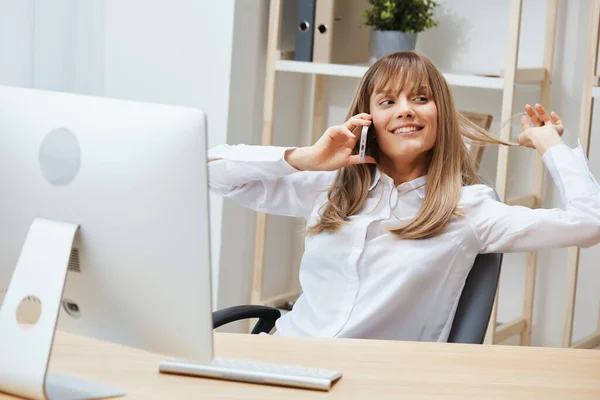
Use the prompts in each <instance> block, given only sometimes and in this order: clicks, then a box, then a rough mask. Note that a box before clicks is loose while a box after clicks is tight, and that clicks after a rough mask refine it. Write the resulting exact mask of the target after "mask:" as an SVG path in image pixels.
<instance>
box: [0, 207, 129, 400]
mask: <svg viewBox="0 0 600 400" xmlns="http://www.w3.org/2000/svg"><path fill="white" fill-rule="evenodd" d="M78 228H79V227H78V225H75V224H71V223H65V222H59V221H51V220H47V219H42V218H37V219H35V220H34V222H33V224H32V225H31V227H30V229H29V232H28V234H27V238H26V239H25V244H24V245H23V248H22V250H21V255H20V257H19V260H18V262H17V265H16V267H15V270H14V272H13V275H12V278H11V281H10V285H9V287H8V290H7V292H6V296H5V297H4V302H3V305H2V307H1V308H0V376H1V377H2V379H1V380H0V392H5V393H8V394H12V395H16V396H20V397H25V398H28V399H35V400H47V399H49V400H73V399H79V400H83V399H103V398H109V397H119V396H123V395H124V394H125V392H124V391H123V390H120V389H115V388H111V387H109V386H105V385H103V384H99V383H94V382H89V381H85V380H83V379H79V378H75V377H71V376H67V375H59V374H48V362H49V359H50V353H51V350H52V343H53V341H54V332H55V329H56V323H57V320H58V315H59V311H60V307H61V302H62V295H63V289H64V286H65V280H66V276H67V268H68V263H69V257H70V255H71V248H72V246H73V240H74V239H75V235H76V233H77V232H78ZM28 299H35V301H36V302H38V303H39V304H40V305H41V312H40V313H39V318H38V319H37V321H33V323H32V324H31V325H22V324H20V323H19V321H18V320H17V311H18V308H19V306H20V304H21V303H22V302H23V303H24V302H25V301H26V300H28Z"/></svg>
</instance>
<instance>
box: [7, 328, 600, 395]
mask: <svg viewBox="0 0 600 400" xmlns="http://www.w3.org/2000/svg"><path fill="white" fill-rule="evenodd" d="M215 342H216V343H215V347H216V353H217V356H220V357H229V358H236V357H237V358H243V359H249V360H256V361H266V362H281V363H290V364H294V363H296V364H299V365H305V366H313V367H320V368H330V369H336V370H340V371H342V372H343V373H344V376H343V377H342V379H341V380H340V381H338V382H337V383H336V384H335V386H334V388H333V389H332V390H331V391H330V392H316V391H308V390H299V389H289V388H281V387H275V386H263V385H253V384H246V383H238V382H227V381H220V380H213V379H203V378H193V377H181V376H174V375H164V374H160V373H159V372H158V363H159V361H161V360H162V359H164V357H162V356H160V355H156V354H152V353H148V352H144V351H140V350H136V349H130V348H126V347H122V346H117V345H114V344H110V343H104V342H99V341H96V340H93V339H89V338H84V337H78V336H74V335H69V334H65V333H62V332H59V333H58V334H57V335H56V341H55V347H54V352H53V359H52V361H51V363H50V369H51V371H52V372H61V373H68V374H71V375H74V376H78V377H81V378H85V379H90V380H95V381H100V382H103V383H106V384H108V385H112V386H116V387H119V388H122V389H124V390H126V391H127V394H128V395H127V396H126V397H124V398H126V399H165V400H166V399H169V400H171V399H199V398H207V399H235V400H238V399H260V400H268V399H278V400H280V399H285V400H292V399H324V398H328V399H329V398H332V399H367V400H377V399H422V398H427V399H428V398H436V399H451V398H456V399H469V398H473V399H499V398H502V399H511V400H512V399H536V400H542V399H543V400H546V399H561V400H563V399H569V398H571V399H594V400H598V399H600V351H595V350H579V349H565V348H560V349H557V348H535V347H533V348H531V347H516V346H499V345H495V346H476V345H456V344H438V343H411V342H392V341H389V342H387V341H371V340H349V339H297V338H284V337H272V336H258V335H237V334H222V333H218V334H216V338H215ZM0 398H1V399H7V398H11V397H8V396H2V395H0Z"/></svg>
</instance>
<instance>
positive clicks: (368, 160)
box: [348, 155, 377, 165]
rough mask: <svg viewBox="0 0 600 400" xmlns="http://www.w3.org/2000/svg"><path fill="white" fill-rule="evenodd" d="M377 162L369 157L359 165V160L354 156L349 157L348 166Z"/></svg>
mask: <svg viewBox="0 0 600 400" xmlns="http://www.w3.org/2000/svg"><path fill="white" fill-rule="evenodd" d="M376 163H377V161H376V160H375V159H374V158H373V157H371V156H365V162H364V163H361V162H360V159H359V158H358V156H357V155H354V156H350V159H349V161H348V164H349V165H354V164H376Z"/></svg>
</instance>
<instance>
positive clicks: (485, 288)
mask: <svg viewBox="0 0 600 400" xmlns="http://www.w3.org/2000/svg"><path fill="white" fill-rule="evenodd" d="M501 267H502V254H499V253H492V254H479V255H478V256H477V257H476V258H475V262H474V264H473V267H472V268H471V271H470V272H469V275H468V276H467V279H466V281H465V286H464V288H463V291H462V293H461V295H460V299H459V301H458V307H457V309H456V315H455V316H454V321H453V322H452V329H450V335H449V336H448V342H449V343H473V344H482V343H483V339H484V338H485V332H486V330H487V327H488V322H489V320H490V314H491V313H492V307H493V305H494V299H495V298H496V290H497V288H498V280H499V279H500V268H501Z"/></svg>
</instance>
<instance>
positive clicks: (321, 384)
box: [159, 359, 342, 391]
mask: <svg viewBox="0 0 600 400" xmlns="http://www.w3.org/2000/svg"><path fill="white" fill-rule="evenodd" d="M159 370H160V372H164V373H171V374H182V375H191V376H199V377H206V378H216V379H224V380H232V381H240V382H249V383H259V384H266V385H278V386H289V387H296V388H303V389H315V390H322V391H328V390H330V389H331V387H332V386H333V384H334V383H335V382H336V381H337V380H338V379H340V378H341V377H342V374H341V373H340V372H338V371H331V370H327V369H318V368H305V367H298V366H291V365H282V364H271V363H263V362H254V361H245V360H231V359H214V360H213V361H212V362H211V363H210V364H192V363H189V362H186V361H177V360H167V361H162V362H161V363H160V365H159Z"/></svg>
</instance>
